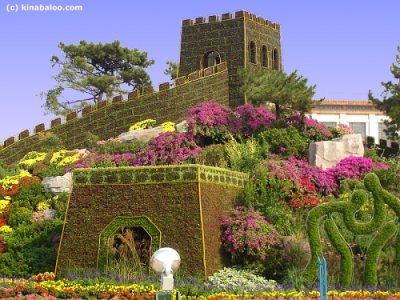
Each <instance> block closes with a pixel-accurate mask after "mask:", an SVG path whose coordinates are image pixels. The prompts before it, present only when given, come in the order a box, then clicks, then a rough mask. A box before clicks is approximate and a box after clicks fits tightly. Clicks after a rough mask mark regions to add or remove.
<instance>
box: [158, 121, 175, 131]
mask: <svg viewBox="0 0 400 300" xmlns="http://www.w3.org/2000/svg"><path fill="white" fill-rule="evenodd" d="M161 127H162V129H163V131H164V132H168V131H175V123H174V122H164V123H162V124H161Z"/></svg>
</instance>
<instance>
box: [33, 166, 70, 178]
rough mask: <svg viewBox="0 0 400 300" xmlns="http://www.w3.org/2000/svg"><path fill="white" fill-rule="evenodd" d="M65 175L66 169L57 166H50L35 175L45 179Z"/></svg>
mask: <svg viewBox="0 0 400 300" xmlns="http://www.w3.org/2000/svg"><path fill="white" fill-rule="evenodd" d="M64 174H65V168H64V167H57V166H55V165H50V166H48V167H46V168H44V169H42V170H40V171H37V172H35V175H37V176H40V177H41V178H44V177H53V176H63V175H64Z"/></svg>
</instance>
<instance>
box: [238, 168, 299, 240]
mask: <svg viewBox="0 0 400 300" xmlns="http://www.w3.org/2000/svg"><path fill="white" fill-rule="evenodd" d="M252 175H253V176H251V177H253V180H249V182H248V183H247V184H246V185H245V187H244V189H243V190H242V191H241V192H240V193H239V195H238V197H237V201H238V202H239V203H240V204H242V205H244V206H246V207H254V209H255V210H257V211H259V212H260V213H261V214H262V215H263V216H264V217H265V218H266V219H267V220H268V221H269V222H271V224H273V225H274V226H275V228H276V229H277V230H278V231H279V233H280V234H281V235H291V234H293V233H295V232H297V231H298V229H299V226H298V225H296V224H295V221H296V219H295V216H294V215H293V213H292V210H291V209H290V208H289V207H288V205H287V201H286V199H284V198H283V196H282V195H283V194H288V193H289V191H290V190H292V189H293V188H294V185H293V183H292V182H291V181H289V180H281V179H277V178H276V177H268V175H267V168H266V166H265V163H260V164H258V165H257V166H255V167H254V170H253V172H252Z"/></svg>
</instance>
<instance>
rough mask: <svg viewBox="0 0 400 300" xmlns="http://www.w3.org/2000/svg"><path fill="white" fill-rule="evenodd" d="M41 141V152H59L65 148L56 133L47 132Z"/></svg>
mask: <svg viewBox="0 0 400 300" xmlns="http://www.w3.org/2000/svg"><path fill="white" fill-rule="evenodd" d="M40 141H41V151H43V152H52V151H58V150H60V149H63V148H64V145H63V141H62V140H61V139H60V138H59V137H58V136H57V135H56V134H54V133H52V132H46V134H44V135H43V136H41V138H40Z"/></svg>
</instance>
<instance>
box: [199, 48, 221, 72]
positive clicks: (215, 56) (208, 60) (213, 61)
mask: <svg viewBox="0 0 400 300" xmlns="http://www.w3.org/2000/svg"><path fill="white" fill-rule="evenodd" d="M220 63H221V56H220V55H219V53H218V52H217V51H210V52H207V53H206V54H204V57H203V68H208V67H212V66H215V65H218V64H220Z"/></svg>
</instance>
